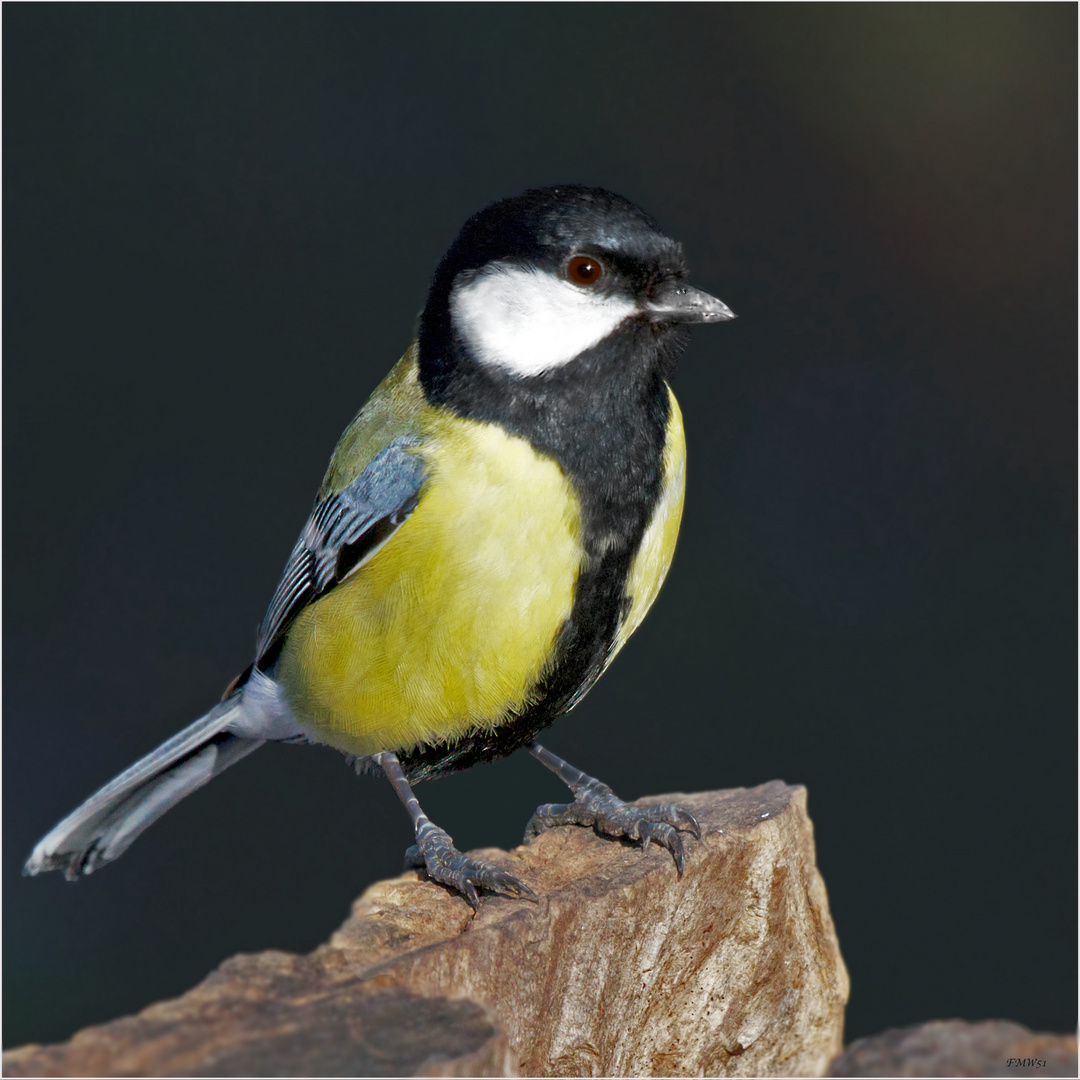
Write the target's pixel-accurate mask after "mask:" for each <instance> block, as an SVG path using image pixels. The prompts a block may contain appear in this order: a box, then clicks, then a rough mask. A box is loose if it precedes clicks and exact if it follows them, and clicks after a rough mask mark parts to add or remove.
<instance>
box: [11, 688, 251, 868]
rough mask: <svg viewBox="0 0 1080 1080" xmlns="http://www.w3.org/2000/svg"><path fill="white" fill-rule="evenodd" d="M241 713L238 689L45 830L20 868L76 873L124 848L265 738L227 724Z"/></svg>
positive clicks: (236, 722) (238, 721)
mask: <svg viewBox="0 0 1080 1080" xmlns="http://www.w3.org/2000/svg"><path fill="white" fill-rule="evenodd" d="M243 714H244V709H243V695H242V694H237V695H235V696H234V697H232V698H230V699H229V700H228V701H223V702H221V704H219V705H216V706H215V707H214V708H213V709H211V710H210V711H209V712H208V713H207V714H206V715H205V716H204V717H202V718H201V719H199V720H196V721H195V723H194V724H191V725H189V726H188V727H186V728H184V730H183V731H181V732H179V733H178V734H176V735H174V736H173V737H172V738H171V739H169V741H168V742H165V743H162V744H161V746H159V747H158V748H157V749H156V750H153V751H151V752H150V753H149V754H147V755H146V757H144V758H141V759H140V760H139V761H136V762H135V764H134V765H132V766H131V768H130V769H126V770H125V771H124V772H122V773H121V774H120V775H119V776H118V777H117V778H116V779H115V780H112V781H111V782H110V783H108V784H106V785H105V786H104V787H103V788H102V789H101V790H100V791H98V792H96V793H95V794H93V795H91V796H90V798H89V799H87V800H86V802H84V803H83V804H82V806H80V807H79V808H78V809H77V810H74V811H72V812H71V813H70V814H68V816H67V817H66V818H64V820H63V821H61V822H60V824H59V825H57V826H56V828H55V829H53V830H52V832H50V833H49V835H48V836H46V837H44V838H43V839H42V840H41V841H40V842H39V843H38V845H37V847H35V848H34V850H33V852H32V853H31V855H30V858H29V859H27V860H26V865H25V866H24V867H23V873H24V874H40V873H42V872H43V871H45V870H62V871H63V872H64V877H66V878H67V879H68V881H74V880H75V879H76V878H79V877H81V876H82V875H83V874H89V873H91V871H93V870H96V869H97V868H98V867H99V866H104V865H105V863H108V862H112V860H113V859H115V858H117V857H118V856H120V855H122V854H123V853H124V852H125V851H127V849H128V847H129V846H130V845H131V842H132V841H133V840H134V839H135V837H137V836H138V835H139V833H141V832H142V831H143V829H145V828H147V827H148V826H150V825H152V824H153V823H154V822H155V821H157V819H158V818H159V817H161V815H162V814H164V813H165V811H166V810H170V809H172V807H174V806H175V805H176V804H177V803H178V802H179V801H180V800H181V799H183V798H185V797H186V796H188V795H190V794H191V793H192V792H193V791H195V790H196V789H197V788H200V787H202V786H203V784H205V783H207V782H208V781H209V780H211V779H213V778H214V777H215V776H217V775H218V773H220V772H222V771H224V770H225V769H227V768H228V767H229V766H230V765H232V764H233V762H236V761H239V760H240V759H241V758H242V757H245V756H246V755H247V754H250V753H251V752H252V750H257V749H258V748H259V747H260V746H262V744H263V742H264V741H265V740H263V739H259V738H244V737H242V736H239V735H235V734H233V733H232V732H231V731H229V730H228V728H229V727H230V726H233V727H234V728H235V727H239V728H241V729H243V727H244V726H245V725H244V722H243V721H244V715H243Z"/></svg>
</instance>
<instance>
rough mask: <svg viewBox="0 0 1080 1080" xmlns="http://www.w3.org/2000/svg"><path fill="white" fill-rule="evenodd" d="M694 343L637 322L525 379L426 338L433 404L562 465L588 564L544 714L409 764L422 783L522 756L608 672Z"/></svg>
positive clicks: (425, 367) (542, 685)
mask: <svg viewBox="0 0 1080 1080" xmlns="http://www.w3.org/2000/svg"><path fill="white" fill-rule="evenodd" d="M684 341H685V335H684V333H682V332H680V331H679V330H677V329H674V328H672V327H658V326H657V325H656V324H652V323H649V322H648V321H646V320H645V319H631V320H629V321H628V322H626V323H624V324H623V325H622V326H621V327H620V328H619V329H618V330H617V331H616V332H615V333H614V334H612V335H611V336H609V337H608V338H605V339H604V340H603V341H602V342H600V343H599V344H598V345H597V346H595V347H594V348H593V349H590V350H589V351H588V352H585V353H583V354H582V355H581V356H579V357H577V358H576V359H575V360H573V361H571V363H569V364H567V365H565V366H564V367H562V368H557V369H555V370H554V371H552V372H549V373H545V374H544V375H539V376H534V377H530V378H515V377H513V376H511V375H509V374H508V373H504V372H502V371H500V370H498V369H495V368H492V367H490V366H487V365H481V364H478V363H476V362H475V361H473V360H472V358H471V357H469V356H467V355H466V354H465V346H464V344H463V343H462V342H461V341H459V340H451V341H449V342H447V341H446V340H445V339H444V340H443V342H442V343H441V348H439V349H438V351H435V352H432V351H426V350H425V348H424V345H425V342H424V340H423V336H422V337H421V350H420V381H421V383H422V385H423V387H424V392H425V394H426V395H427V398H428V400H429V401H430V402H431V403H432V404H434V405H438V406H440V407H443V408H449V409H451V410H452V411H453V412H455V413H456V414H457V415H459V416H462V417H465V418H467V419H472V420H480V421H487V422H494V423H498V424H499V425H501V426H502V427H503V428H504V429H505V430H507V431H509V432H510V433H512V434H514V435H518V436H520V437H522V438H524V439H527V440H528V441H529V443H530V444H531V445H532V446H533V447H534V449H536V450H537V452H539V453H541V454H544V455H546V456H548V457H550V458H553V459H554V460H555V461H556V462H557V463H558V464H559V467H560V468H561V469H562V471H563V473H564V474H565V475H566V476H567V477H568V478H569V480H570V481H571V483H572V484H573V485H574V488H575V491H576V493H577V496H578V499H579V501H580V504H581V511H582V544H583V547H584V549H585V559H584V562H583V569H582V570H581V572H580V573H579V575H578V579H577V583H576V585H575V589H574V600H573V606H572V608H571V611H570V615H569V617H568V618H567V620H566V621H565V623H564V624H563V626H562V628H561V629H560V631H559V634H558V638H557V641H556V646H555V650H554V655H553V659H552V662H550V663H549V664H548V666H547V668H546V669H545V672H544V674H543V676H542V677H541V679H540V681H539V683H538V685H537V686H536V687H535V688H534V692H533V694H532V695H531V697H532V702H533V703H532V704H531V705H529V706H528V707H526V708H525V709H524V710H523V711H521V712H520V713H519V714H517V715H515V716H510V717H507V719H506V722H505V723H504V724H502V725H501V726H500V727H499V728H498V729H497V730H496V731H495V732H492V733H483V732H478V733H476V734H473V735H469V736H466V737H465V738H463V739H460V740H458V741H456V742H454V743H451V744H438V745H431V746H423V747H419V748H417V749H415V750H413V751H409V752H406V753H404V754H399V757H400V759H401V763H402V766H403V767H404V769H405V771H406V774H407V776H408V777H409V779H410V781H414V780H423V779H431V778H434V777H437V776H442V775H445V774H448V773H451V772H455V771H457V770H458V769H463V768H467V767H468V766H470V765H473V764H475V763H476V762H479V761H490V760H494V759H495V758H499V757H503V756H505V755H506V754H509V753H512V752H513V751H514V750H516V749H518V748H519V747H521V746H524V745H526V744H527V743H528V742H530V741H531V740H532V738H533V736H534V735H535V734H536V732H538V731H540V730H541V729H542V728H544V727H547V725H548V724H550V723H551V722H552V721H553V720H555V719H556V718H557V717H559V716H561V715H562V714H563V713H565V712H567V711H568V710H569V709H571V708H572V707H573V706H574V705H575V704H577V702H578V701H580V700H581V698H582V697H583V696H584V695H585V693H586V692H587V691H588V689H589V688H590V687H591V686H592V684H593V683H594V682H595V681H596V679H597V678H599V676H600V674H601V673H602V672H603V669H604V667H605V665H606V662H607V658H608V655H609V650H610V648H611V645H612V643H613V642H614V640H615V636H616V634H617V632H618V630H619V626H620V624H621V623H622V620H623V618H624V617H625V614H626V608H627V605H628V602H627V600H626V598H625V596H624V589H625V584H626V579H627V576H628V574H629V572H630V567H631V563H632V562H633V558H634V556H635V555H636V553H637V551H638V548H639V547H640V544H641V539H642V536H643V534H644V532H645V529H646V527H647V526H648V523H649V520H650V519H651V517H652V514H653V511H654V509H655V508H656V505H657V502H658V500H659V499H660V496H661V492H662V487H663V480H664V445H665V442H666V437H667V425H668V420H669V417H670V413H671V402H670V399H669V396H668V390H667V384H666V380H665V376H666V375H667V374H668V373H669V372H670V371H671V369H672V368H673V366H674V362H675V358H676V356H677V353H678V352H679V351H680V349H681V346H682V344H683V343H684ZM428 344H429V345H430V344H432V343H431V342H428ZM425 352H426V355H425Z"/></svg>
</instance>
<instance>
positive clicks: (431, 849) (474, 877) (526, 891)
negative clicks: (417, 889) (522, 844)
mask: <svg viewBox="0 0 1080 1080" xmlns="http://www.w3.org/2000/svg"><path fill="white" fill-rule="evenodd" d="M416 841H417V842H416V843H415V844H413V845H412V847H410V848H409V849H408V850H407V851H406V852H405V865H406V867H407V868H420V867H423V868H424V869H425V870H426V871H427V875H428V877H430V878H431V879H432V881H438V882H439V883H440V884H442V885H446V886H448V887H449V888H451V889H455V890H457V891H458V892H459V893H461V895H462V896H464V897H465V900H466V901H467V902H468V904H469V906H470V907H471V908H472V909H473V911H476V910H477V909H478V908H479V907H480V892H479V891H478V890H484V891H487V892H494V893H502V894H503V895H504V896H512V897H514V898H516V899H521V900H533V901H535V900H536V894H535V893H534V892H533V891H532V889H530V888H529V886H528V885H526V884H525V883H524V882H523V881H519V880H518V879H517V878H516V877H514V876H513V874H508V873H507V872H506V871H505V870H500V869H499V868H498V867H497V866H489V865H488V864H487V863H483V862H480V860H479V859H470V858H469V857H468V856H467V855H462V853H461V852H460V851H458V850H457V848H455V847H454V842H453V840H451V839H450V835H449V834H448V833H446V832H444V831H443V830H442V829H440V828H439V827H438V826H436V825H432V824H431V823H430V822H428V823H427V824H426V825H424V826H423V827H422V828H421V829H420V830H419V832H418V833H417V837H416Z"/></svg>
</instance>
